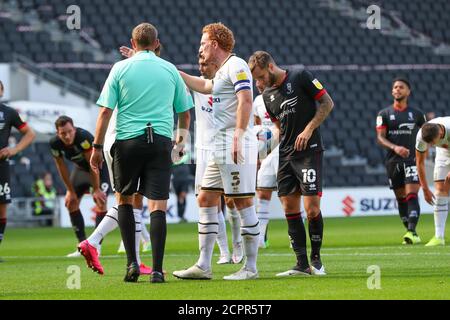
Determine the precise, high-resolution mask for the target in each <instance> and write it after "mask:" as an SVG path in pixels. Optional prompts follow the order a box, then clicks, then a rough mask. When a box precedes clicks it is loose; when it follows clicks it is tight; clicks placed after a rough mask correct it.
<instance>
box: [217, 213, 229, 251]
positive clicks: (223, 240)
mask: <svg viewBox="0 0 450 320" xmlns="http://www.w3.org/2000/svg"><path fill="white" fill-rule="evenodd" d="M218 221H219V229H218V234H217V245H218V246H219V250H220V255H221V256H225V255H229V254H230V251H229V250H228V237H227V226H226V224H225V217H224V216H223V213H222V212H221V211H219V213H218Z"/></svg>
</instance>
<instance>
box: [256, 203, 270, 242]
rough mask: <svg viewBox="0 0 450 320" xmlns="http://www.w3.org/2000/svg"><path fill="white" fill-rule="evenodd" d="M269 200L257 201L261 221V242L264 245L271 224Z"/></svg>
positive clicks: (257, 212)
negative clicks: (268, 226)
mask: <svg viewBox="0 0 450 320" xmlns="http://www.w3.org/2000/svg"><path fill="white" fill-rule="evenodd" d="M269 205H270V201H269V200H263V199H257V200H256V215H257V216H258V220H259V230H260V233H261V234H260V235H259V241H260V243H264V241H265V238H266V232H267V225H268V224H269Z"/></svg>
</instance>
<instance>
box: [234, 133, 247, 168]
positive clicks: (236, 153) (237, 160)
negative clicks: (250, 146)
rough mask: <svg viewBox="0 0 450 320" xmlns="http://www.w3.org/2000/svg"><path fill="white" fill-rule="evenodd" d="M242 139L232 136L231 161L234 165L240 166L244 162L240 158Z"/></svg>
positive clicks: (239, 135)
mask: <svg viewBox="0 0 450 320" xmlns="http://www.w3.org/2000/svg"><path fill="white" fill-rule="evenodd" d="M242 137H243V135H241V134H239V133H235V134H234V136H233V145H232V146H231V159H233V162H234V163H235V164H240V163H243V162H244V157H243V156H242Z"/></svg>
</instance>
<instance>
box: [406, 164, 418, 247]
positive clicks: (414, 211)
mask: <svg viewBox="0 0 450 320" xmlns="http://www.w3.org/2000/svg"><path fill="white" fill-rule="evenodd" d="M402 166H403V170H402V174H403V179H404V180H403V181H404V184H405V194H406V203H407V204H408V232H407V234H406V235H405V236H404V237H403V239H404V240H405V241H406V242H407V243H408V244H419V243H421V240H420V237H419V236H418V235H417V232H416V227H417V224H418V222H419V218H420V204H419V196H418V193H419V190H420V184H419V176H418V174H417V167H416V164H415V163H414V162H408V163H403V164H402Z"/></svg>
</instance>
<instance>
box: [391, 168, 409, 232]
mask: <svg viewBox="0 0 450 320" xmlns="http://www.w3.org/2000/svg"><path fill="white" fill-rule="evenodd" d="M400 166H401V164H399V163H388V164H387V165H386V171H387V175H388V179H389V187H390V189H392V190H393V191H394V194H395V198H396V199H397V207H398V213H399V215H400V219H401V221H402V223H403V225H404V226H405V229H406V230H408V202H407V201H406V192H405V182H404V177H403V170H401V168H400Z"/></svg>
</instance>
